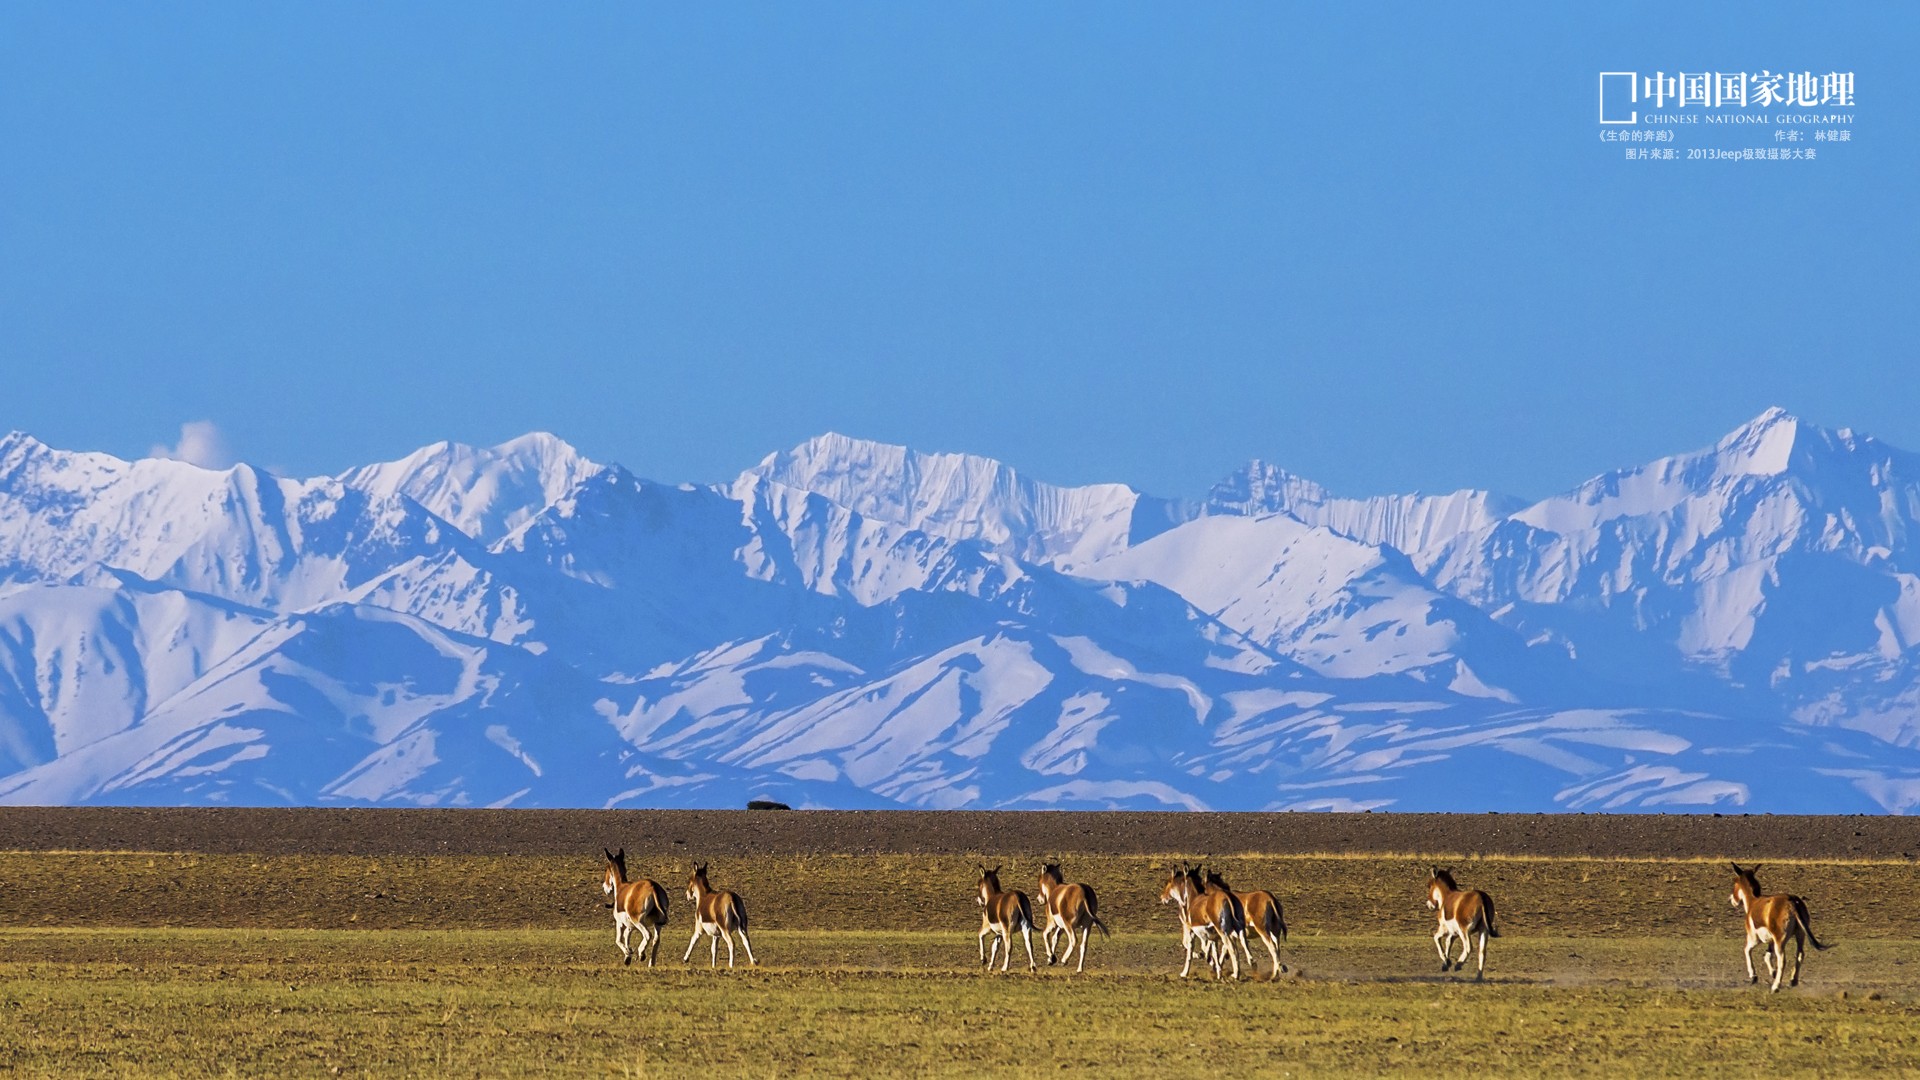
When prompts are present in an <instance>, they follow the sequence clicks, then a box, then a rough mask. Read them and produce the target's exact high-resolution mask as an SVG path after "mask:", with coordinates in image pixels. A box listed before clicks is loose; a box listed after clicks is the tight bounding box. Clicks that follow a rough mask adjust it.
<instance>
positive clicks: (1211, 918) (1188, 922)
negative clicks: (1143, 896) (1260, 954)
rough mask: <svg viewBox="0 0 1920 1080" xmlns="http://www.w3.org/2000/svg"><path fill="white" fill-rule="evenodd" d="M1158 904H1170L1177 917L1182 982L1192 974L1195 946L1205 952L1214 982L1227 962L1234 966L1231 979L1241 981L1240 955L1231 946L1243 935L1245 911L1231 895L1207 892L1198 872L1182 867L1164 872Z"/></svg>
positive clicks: (1184, 865) (1197, 869)
mask: <svg viewBox="0 0 1920 1080" xmlns="http://www.w3.org/2000/svg"><path fill="white" fill-rule="evenodd" d="M1160 902H1161V903H1162V904H1173V905H1174V907H1175V912H1176V913H1177V914H1178V915H1179V916H1180V947H1181V951H1182V952H1183V953H1184V954H1185V960H1186V962H1185V963H1183V964H1182V965H1181V966H1180V977H1181V978H1183V979H1184V978H1186V977H1187V975H1188V973H1189V972H1191V971H1192V970H1193V954H1194V947H1195V946H1196V945H1197V946H1199V947H1200V949H1201V950H1202V951H1203V952H1204V954H1205V956H1206V960H1207V965H1208V966H1209V967H1211V968H1212V969H1213V977H1214V978H1216V979H1218V978H1220V976H1221V969H1222V968H1223V967H1224V965H1225V963H1226V961H1228V960H1231V961H1232V962H1233V977H1234V978H1235V979H1238V978H1240V954H1239V953H1236V952H1234V951H1233V944H1232V942H1233V937H1234V935H1235V934H1244V933H1246V925H1247V920H1246V908H1245V906H1244V905H1242V904H1241V903H1240V901H1239V900H1238V899H1237V898H1236V897H1235V896H1234V895H1233V894H1232V893H1229V892H1225V891H1221V890H1215V891H1213V892H1208V891H1207V887H1206V883H1205V882H1204V881H1202V880H1201V879H1200V871H1199V868H1198V867H1191V868H1190V867H1188V866H1187V865H1186V864H1185V863H1182V864H1181V865H1180V868H1179V869H1177V870H1169V871H1167V883H1166V885H1165V886H1163V887H1162V888H1161V889H1160ZM1223 954H1224V956H1223Z"/></svg>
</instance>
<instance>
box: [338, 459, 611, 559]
mask: <svg viewBox="0 0 1920 1080" xmlns="http://www.w3.org/2000/svg"><path fill="white" fill-rule="evenodd" d="M604 467H605V466H602V465H599V464H596V463H594V462H591V461H588V460H587V459H586V458H584V457H581V456H580V453H579V451H577V450H575V449H574V448H573V447H571V446H569V445H567V443H565V442H563V441H562V440H561V439H559V438H558V437H556V436H553V435H549V434H547V433H546V432H544V431H536V432H534V433H532V434H529V435H522V436H520V437H519V438H517V439H509V440H507V441H506V442H503V443H501V444H500V445H498V446H494V447H486V448H482V447H474V446H465V445H462V444H460V443H450V442H437V443H434V444H433V445H432V446H423V447H421V448H420V449H418V450H415V451H414V452H413V453H411V454H408V455H407V456H406V457H403V458H401V459H400V460H398V461H388V462H382V463H381V464H378V465H366V466H362V467H361V468H358V469H349V470H348V471H346V472H344V473H341V474H340V482H341V483H343V484H345V485H347V486H348V487H351V488H357V489H359V490H361V491H365V492H367V493H368V494H370V495H373V496H374V497H376V498H382V499H388V498H392V497H393V496H396V495H405V496H406V497H408V498H410V499H412V500H413V501H414V502H417V503H419V504H420V505H421V506H424V507H426V508H427V509H428V510H431V511H432V512H433V513H434V514H436V515H438V516H439V517H441V518H442V519H444V520H446V521H448V522H450V523H451V524H452V525H453V526H454V527H455V528H457V529H459V530H460V531H461V532H464V533H466V534H467V535H468V536H471V537H473V538H474V539H476V540H479V541H480V542H481V543H483V544H491V543H493V542H494V541H496V540H499V539H500V538H501V537H503V536H505V535H507V534H508V533H510V532H512V531H513V530H514V529H516V528H519V527H520V525H521V524H522V523H524V522H525V521H526V520H527V519H528V518H531V517H533V516H534V515H535V514H537V513H539V512H540V511H541V510H543V509H545V508H546V507H548V506H552V505H553V504H554V503H556V502H558V501H559V500H560V498H561V497H562V496H564V495H565V494H566V493H567V492H569V491H571V490H573V489H574V488H575V487H577V486H578V485H579V484H580V482H581V481H583V480H585V479H587V478H588V477H590V476H593V475H595V474H597V473H599V472H600V470H601V469H603V468H604Z"/></svg>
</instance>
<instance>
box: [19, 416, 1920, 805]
mask: <svg viewBox="0 0 1920 1080" xmlns="http://www.w3.org/2000/svg"><path fill="white" fill-rule="evenodd" d="M1916 522H1920V455H1914V454H1911V453H1909V452H1907V451H1904V450H1900V449H1898V448H1894V447H1891V446H1888V445H1886V444H1885V443H1883V442H1881V441H1879V440H1877V439H1875V438H1873V437H1872V436H1870V435H1860V434H1857V433H1855V432H1853V431H1851V430H1849V429H1826V428H1820V427H1817V426H1815V425H1811V424H1808V423H1806V422H1805V421H1803V420H1800V419H1798V418H1796V417H1794V416H1792V415H1791V414H1790V413H1787V412H1786V411H1785V410H1781V409H1769V410H1768V411H1767V412H1765V413H1762V414H1761V415H1760V416H1758V417H1755V418H1754V419H1753V420H1752V421H1749V422H1748V423H1746V424H1743V425H1741V426H1740V427H1738V428H1736V429H1735V430H1734V431H1732V432H1730V433H1729V434H1728V435H1726V436H1725V437H1723V438H1721V439H1719V440H1717V441H1716V442H1714V443H1713V444H1712V445H1711V446H1709V447H1705V448H1702V449H1699V450H1695V451H1689V452H1685V453H1681V454H1676V455H1672V456H1669V457H1666V458H1661V459H1659V460H1657V461H1654V462H1651V463H1648V464H1646V465H1641V466H1636V467H1629V468H1625V469H1619V470H1613V471H1610V472H1607V473H1603V474H1601V475H1599V476H1596V477H1594V478H1593V479H1591V480H1589V481H1587V482H1585V483H1583V484H1580V485H1576V486H1575V487H1574V488H1572V489H1569V490H1568V491H1567V492H1563V493H1561V494H1559V495H1555V496H1551V497H1549V498H1547V499H1540V500H1533V501H1531V502H1528V501H1525V500H1519V499H1513V498H1510V497H1507V496H1502V495H1498V494H1494V493H1490V492H1485V491H1477V490H1464V491H1459V492H1451V493H1444V494H1440V495H1419V494H1410V495H1386V496H1375V497H1372V498H1365V499H1353V498H1342V497H1339V496H1335V495H1333V494H1332V493H1330V492H1328V491H1327V490H1326V489H1325V488H1323V487H1321V486H1320V485H1318V484H1316V483H1314V482H1313V481H1311V480H1308V479H1306V478H1304V477H1300V476H1297V475H1296V474H1293V473H1290V472H1288V471H1286V470H1285V469H1283V468H1281V467H1279V466H1277V465H1274V464H1271V463H1267V462H1261V461H1258V460H1255V461H1253V462H1251V463H1250V464H1249V465H1247V466H1245V467H1243V468H1241V469H1239V470H1236V471H1235V472H1233V473H1231V474H1229V475H1228V476H1227V477H1226V478H1224V479H1223V480H1222V481H1220V483H1218V484H1216V485H1215V486H1214V487H1213V488H1212V489H1211V490H1210V491H1209V492H1207V493H1205V494H1204V495H1203V496H1201V497H1199V498H1193V499H1179V498H1164V497H1160V496H1155V495H1150V494H1146V493H1143V492H1140V491H1138V490H1136V489H1134V488H1132V487H1130V486H1128V485H1124V484H1093V485H1083V486H1079V487H1063V486H1059V485H1053V484H1048V483H1046V482H1044V481H1040V480H1036V479H1033V478H1031V477H1029V476H1027V475H1025V474H1024V473H1021V472H1020V471H1018V470H1016V469H1015V468H1013V467H1012V466H1009V465H1006V464H1004V463H1001V462H998V461H994V460H993V459H990V458H983V457H978V456H975V455H967V454H951V453H923V452H920V451H916V450H913V449H911V448H908V447H904V446H894V445H891V444H885V443H876V442H871V441H867V440H860V439H855V438H851V437H848V436H844V435H838V434H834V433H828V434H826V435H822V436H818V437H816V438H814V439H810V440H807V441H806V442H804V443H802V444H800V445H798V446H796V447H793V448H790V449H788V450H784V451H777V452H775V453H773V454H769V455H767V456H766V457H765V458H763V459H762V460H761V461H760V462H759V463H758V464H756V465H755V466H753V467H751V468H749V469H747V470H744V471H743V472H742V473H740V474H739V475H737V476H736V477H734V478H733V479H732V480H730V481H726V482H722V483H714V484H663V483H658V482H655V481H651V480H646V479H643V478H641V477H639V476H636V475H635V474H633V473H632V472H630V471H629V470H627V469H625V468H624V467H622V466H620V465H618V464H615V463H601V462H595V461H591V460H589V459H587V458H585V457H584V456H583V455H581V454H580V453H579V452H578V451H577V450H575V449H574V448H573V447H572V446H570V445H569V444H567V443H566V442H565V441H564V440H562V439H560V438H559V437H557V436H554V435H551V434H547V433H541V432H535V433H530V434H529V435H526V436H522V437H519V438H516V439H511V440H508V441H506V442H503V443H500V444H497V445H495V446H492V447H471V446H465V445H462V444H457V443H451V442H441V443H435V444H432V445H430V446H426V447H422V448H421V449H420V450H417V451H415V452H414V453H412V454H409V455H406V456H404V457H402V458H399V459H396V460H394V461H388V462H380V463H375V464H372V465H366V466H359V467H356V468H352V469H348V470H346V471H344V472H342V473H340V474H338V475H336V476H330V477H316V478H311V479H305V480H301V479H293V478H287V477H279V476H273V475H270V474H268V473H266V472H264V471H262V470H259V469H257V468H255V467H253V466H249V465H245V464H240V465H235V466H233V467H231V468H228V469H222V470H210V469H202V468H200V467H198V466H194V465H190V464H187V463H184V462H176V461H162V460H156V459H143V460H140V461H132V462H128V461H122V460H120V459H117V458H114V457H112V456H111V455H104V454H98V453H76V452H69V451H62V450H57V449H54V448H52V447H50V446H47V445H46V444H44V443H41V442H39V441H38V440H36V439H34V438H33V437H32V436H30V435H27V434H25V433H22V432H14V433H11V434H9V435H6V436H4V437H0V802H12V803H31V802H36V801H43V802H154V803H169V802H183V803H222V802H227V803H254V802H262V803H295V804H313V805H336V804H337V805H549V806H567V805H580V806H603V805H661V806H713V805H737V804H738V803H739V802H740V801H743V800H744V799H746V798H750V797H755V796H757V795H770V796H772V797H777V798H780V799H781V801H786V802H790V803H792V804H794V805H806V806H923V807H1028V808H1034V807H1114V808H1125V807H1171V808H1186V809H1278V808H1294V809H1381V808H1385V809H1408V810H1419V809H1503V810H1526V809H1536V810H1537V809H1562V810H1575V809H1598V810H1613V811H1618V810H1653V809H1670V808H1675V807H1693V808H1704V807H1715V808H1740V809H1748V810H1752V809H1771V810H1776V811H1784V810H1786V809H1797V810H1808V809H1812V810H1820V809H1832V810H1838V809H1847V810H1861V809H1869V810H1878V811H1882V812H1885V811H1896V812H1899V811H1908V810H1912V809H1915V808H1920V720H1916V716H1920V577H1916V573H1915V571H1916V569H1917V568H1916V566H1915V561H1916V556H1915V552H1914V543H1913V538H1914V537H1915V536H1916V535H1917V534H1916V531H1915V530H1916ZM1463 770H1464V771H1463ZM1456 777H1463V778H1469V779H1470V782H1466V783H1461V782H1458V781H1457V780H1456Z"/></svg>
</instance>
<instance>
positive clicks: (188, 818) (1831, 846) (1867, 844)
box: [0, 807, 1920, 859]
mask: <svg viewBox="0 0 1920 1080" xmlns="http://www.w3.org/2000/svg"><path fill="white" fill-rule="evenodd" d="M600 844H608V845H627V846H635V845H645V846H647V847H656V846H664V847H677V846H681V845H684V846H685V847H686V848H687V849H688V850H692V851H698V852H701V853H704V854H708V855H714V856H721V857H733V856H749V855H751V856H785V855H815V854H821V855H825V854H847V855H864V854H923V855H962V854H967V853H971V852H994V851H1020V852H1036V853H1054V854H1059V855H1071V854H1093V855H1155V854H1163V853H1204V854H1211V855H1222V856H1224V855H1228V854H1267V855H1305V854H1344V853H1355V854H1366V853H1374V854H1402V853H1421V854H1424V853H1434V854H1449V853H1460V854H1462V855H1489V856H1491V855H1544V856H1587V857H1602V858H1606V857H1629V858H1631V857H1654V858H1691V857H1718V856H1734V857H1744V858H1748V859H1761V858H1766V859H1914V858H1915V856H1916V855H1920V817H1890V816H1857V815H1856V816H1831V817H1815V816H1775V815H1768V814H1755V815H1745V814H1738V815H1725V816H1722V815H1718V814H1714V815H1704V814H1702V815H1695V814H1299V813H1281V814H1265V813H1249V814H1226V813H1218V814H1195V813H1170V812H1144V813H1142V812H1077V811H1059V812H1011V811H958V810H948V811H911V810H849V811H840V810H804V811H778V810H769V811H748V810H441V809H425V810H389V809H288V808H240V807H234V808H224V807H222V808H200V807H189V808H181V807H0V850H12V851H158V852H192V853H204V854H259V855H376V856H378V855H572V854H578V853H579V852H580V850H581V849H582V848H585V849H587V850H589V851H591V850H593V848H594V847H595V846H597V845H600Z"/></svg>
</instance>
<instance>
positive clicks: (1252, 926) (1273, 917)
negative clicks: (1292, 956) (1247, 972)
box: [1207, 870, 1287, 978]
mask: <svg viewBox="0 0 1920 1080" xmlns="http://www.w3.org/2000/svg"><path fill="white" fill-rule="evenodd" d="M1207 887H1208V888H1209V889H1213V888H1218V889H1219V890H1220V891H1222V892H1224V893H1226V894H1228V895H1229V896H1232V897H1234V898H1235V899H1237V900H1239V901H1240V903H1241V905H1242V906H1244V907H1245V908H1246V915H1247V920H1246V926H1245V928H1244V929H1243V930H1242V932H1241V933H1240V934H1239V935H1238V937H1237V938H1236V939H1235V940H1237V941H1239V942H1240V951H1241V952H1242V953H1245V954H1246V959H1247V965H1248V966H1249V967H1251V966H1253V950H1252V949H1250V948H1248V947H1247V935H1246V933H1245V931H1246V930H1251V931H1253V932H1254V934H1255V935H1257V936H1258V937H1259V938H1260V941H1261V942H1262V943H1263V944H1264V945H1266V947H1267V956H1268V957H1270V958H1271V959H1272V960H1273V971H1272V972H1271V975H1272V977H1273V978H1279V977H1280V973H1281V972H1283V971H1285V970H1287V965H1285V964H1283V963H1281V962H1280V942H1282V941H1285V940H1286V937H1287V920H1286V916H1285V914H1284V913H1283V912H1282V911H1281V910H1280V901H1278V900H1275V899H1274V898H1273V894H1272V893H1270V892H1267V891H1266V890H1265V889H1257V890H1255V891H1253V892H1247V893H1236V892H1234V891H1233V889H1231V888H1230V887H1228V885H1227V883H1226V882H1225V881H1224V880H1222V879H1221V877H1220V875H1219V874H1218V873H1217V872H1215V871H1212V870H1209V871H1207Z"/></svg>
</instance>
